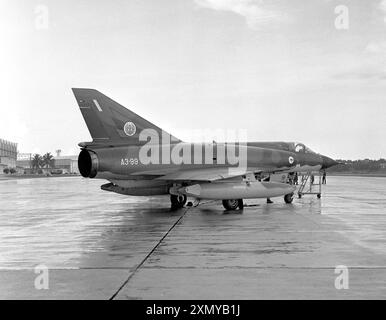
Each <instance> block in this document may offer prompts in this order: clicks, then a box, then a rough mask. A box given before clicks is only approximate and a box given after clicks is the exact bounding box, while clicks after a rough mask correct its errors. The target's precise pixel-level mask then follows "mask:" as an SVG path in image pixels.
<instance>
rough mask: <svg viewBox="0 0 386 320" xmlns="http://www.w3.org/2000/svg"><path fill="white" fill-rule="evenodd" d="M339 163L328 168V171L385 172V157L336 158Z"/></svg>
mask: <svg viewBox="0 0 386 320" xmlns="http://www.w3.org/2000/svg"><path fill="white" fill-rule="evenodd" d="M337 161H338V162H340V163H341V164H339V165H336V166H334V167H331V168H329V169H328V172H379V171H384V172H386V159H384V158H381V159H379V160H370V159H364V160H343V159H339V160H337Z"/></svg>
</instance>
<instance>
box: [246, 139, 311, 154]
mask: <svg viewBox="0 0 386 320" xmlns="http://www.w3.org/2000/svg"><path fill="white" fill-rule="evenodd" d="M248 145H250V146H255V147H260V148H268V149H276V150H284V151H289V152H295V153H308V154H310V153H312V154H316V152H314V151H312V150H311V149H310V148H308V147H306V146H305V145H304V144H303V143H301V142H278V141H275V142H249V143H248Z"/></svg>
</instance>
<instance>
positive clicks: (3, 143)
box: [0, 139, 17, 174]
mask: <svg viewBox="0 0 386 320" xmlns="http://www.w3.org/2000/svg"><path fill="white" fill-rule="evenodd" d="M16 159H17V143H15V142H11V141H7V140H4V139H0V170H1V171H0V174H2V173H3V170H4V169H5V168H8V169H11V168H13V169H16Z"/></svg>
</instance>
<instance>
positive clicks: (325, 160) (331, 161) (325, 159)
mask: <svg viewBox="0 0 386 320" xmlns="http://www.w3.org/2000/svg"><path fill="white" fill-rule="evenodd" d="M322 163H323V164H322V167H323V169H327V168H330V167H332V166H336V165H337V164H339V163H338V162H337V161H335V160H334V159H331V158H329V157H326V156H322Z"/></svg>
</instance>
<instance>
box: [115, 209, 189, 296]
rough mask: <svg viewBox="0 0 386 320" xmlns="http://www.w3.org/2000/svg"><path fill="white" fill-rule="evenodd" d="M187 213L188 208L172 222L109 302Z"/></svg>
mask: <svg viewBox="0 0 386 320" xmlns="http://www.w3.org/2000/svg"><path fill="white" fill-rule="evenodd" d="M188 211H189V208H185V211H184V213H183V214H181V216H180V217H179V218H178V219H177V221H176V222H174V224H173V225H172V226H171V227H170V228H169V230H168V231H166V233H165V234H164V235H163V237H162V238H161V239H160V240H159V241H158V242H157V244H156V245H155V246H154V247H153V249H151V251H150V252H149V253H148V254H147V255H146V257H145V258H143V260H142V261H141V262H140V263H139V264H138V265H137V266H136V267H135V269H134V271H133V272H132V273H131V274H130V275H129V276H128V278H127V279H126V280H125V281H124V282H123V284H122V285H121V286H120V287H119V288H118V290H117V291H116V292H115V293H114V294H113V295H112V296H111V297H110V299H109V300H113V299H114V298H115V297H116V296H117V295H118V293H119V292H121V290H122V289H123V288H124V287H125V286H126V285H127V284H128V283H129V281H130V280H131V278H133V277H134V275H135V274H136V272H137V271H138V270H139V269H140V268H141V267H142V266H143V265H144V263H145V262H146V260H147V259H149V258H150V256H151V255H152V254H153V252H154V251H155V250H157V248H158V246H159V245H160V244H161V243H162V241H163V240H164V239H165V238H166V237H167V236H168V235H169V233H170V232H171V231H172V230H173V229H174V227H176V226H177V225H178V224H179V222H180V221H181V220H182V218H183V217H184V216H185V215H186V213H187V212H188Z"/></svg>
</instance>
